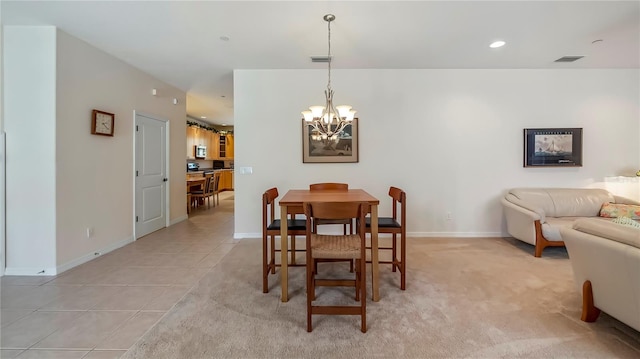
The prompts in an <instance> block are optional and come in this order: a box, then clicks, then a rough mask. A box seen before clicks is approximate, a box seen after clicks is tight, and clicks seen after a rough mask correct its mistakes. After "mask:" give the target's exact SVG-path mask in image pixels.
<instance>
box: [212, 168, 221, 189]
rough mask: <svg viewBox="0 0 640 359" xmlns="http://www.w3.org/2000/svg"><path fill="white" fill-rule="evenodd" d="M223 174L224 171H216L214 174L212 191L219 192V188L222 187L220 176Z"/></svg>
mask: <svg viewBox="0 0 640 359" xmlns="http://www.w3.org/2000/svg"><path fill="white" fill-rule="evenodd" d="M221 175H222V173H220V172H215V173H214V174H213V178H212V181H211V183H212V184H213V189H212V190H211V193H218V192H219V190H218V189H219V188H220V176H221Z"/></svg>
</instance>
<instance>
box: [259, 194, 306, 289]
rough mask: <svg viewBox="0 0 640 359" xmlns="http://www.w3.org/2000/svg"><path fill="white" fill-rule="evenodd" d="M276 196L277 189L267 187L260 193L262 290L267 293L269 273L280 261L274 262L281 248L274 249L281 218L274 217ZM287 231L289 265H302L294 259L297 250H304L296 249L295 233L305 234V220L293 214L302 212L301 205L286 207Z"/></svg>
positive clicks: (273, 270) (278, 265)
mask: <svg viewBox="0 0 640 359" xmlns="http://www.w3.org/2000/svg"><path fill="white" fill-rule="evenodd" d="M276 198H278V189H277V188H275V187H273V188H269V189H268V190H266V191H265V192H264V193H263V194H262V292H263V293H269V278H268V277H269V274H275V273H276V267H280V266H281V264H280V263H276V253H280V252H281V249H276V246H275V242H276V241H275V237H276V236H280V226H281V223H282V222H281V220H280V219H275V213H276V212H275V210H276V207H275V200H276ZM287 211H288V214H287V216H288V217H289V218H287V233H288V234H289V236H290V238H291V244H290V245H289V251H290V253H291V262H290V263H288V266H290V267H302V266H305V264H299V263H296V261H295V254H296V253H297V252H304V251H305V250H304V249H296V245H295V242H296V235H298V236H305V235H306V234H307V222H306V220H305V219H296V218H295V215H296V214H299V213H304V211H303V210H302V208H301V207H299V208H296V207H289V208H287Z"/></svg>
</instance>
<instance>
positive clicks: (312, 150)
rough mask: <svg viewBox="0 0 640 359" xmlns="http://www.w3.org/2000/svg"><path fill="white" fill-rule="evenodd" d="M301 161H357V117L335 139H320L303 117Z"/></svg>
mask: <svg viewBox="0 0 640 359" xmlns="http://www.w3.org/2000/svg"><path fill="white" fill-rule="evenodd" d="M302 162H303V163H353V162H358V119H357V118H354V119H353V121H352V122H351V124H350V125H347V126H346V127H345V128H344V130H343V131H342V132H341V133H340V134H338V137H337V138H335V139H322V137H321V136H320V135H319V134H318V133H316V131H314V129H313V126H310V125H309V124H308V123H307V122H306V121H305V120H304V119H303V120H302Z"/></svg>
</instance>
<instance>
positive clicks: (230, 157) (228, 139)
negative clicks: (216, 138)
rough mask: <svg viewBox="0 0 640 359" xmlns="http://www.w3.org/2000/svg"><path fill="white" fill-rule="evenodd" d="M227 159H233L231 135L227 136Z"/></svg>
mask: <svg viewBox="0 0 640 359" xmlns="http://www.w3.org/2000/svg"><path fill="white" fill-rule="evenodd" d="M227 158H228V159H230V160H232V159H233V135H227Z"/></svg>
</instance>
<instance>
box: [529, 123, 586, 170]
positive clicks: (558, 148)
mask: <svg viewBox="0 0 640 359" xmlns="http://www.w3.org/2000/svg"><path fill="white" fill-rule="evenodd" d="M523 167H582V128H525V129H524V164H523Z"/></svg>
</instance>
